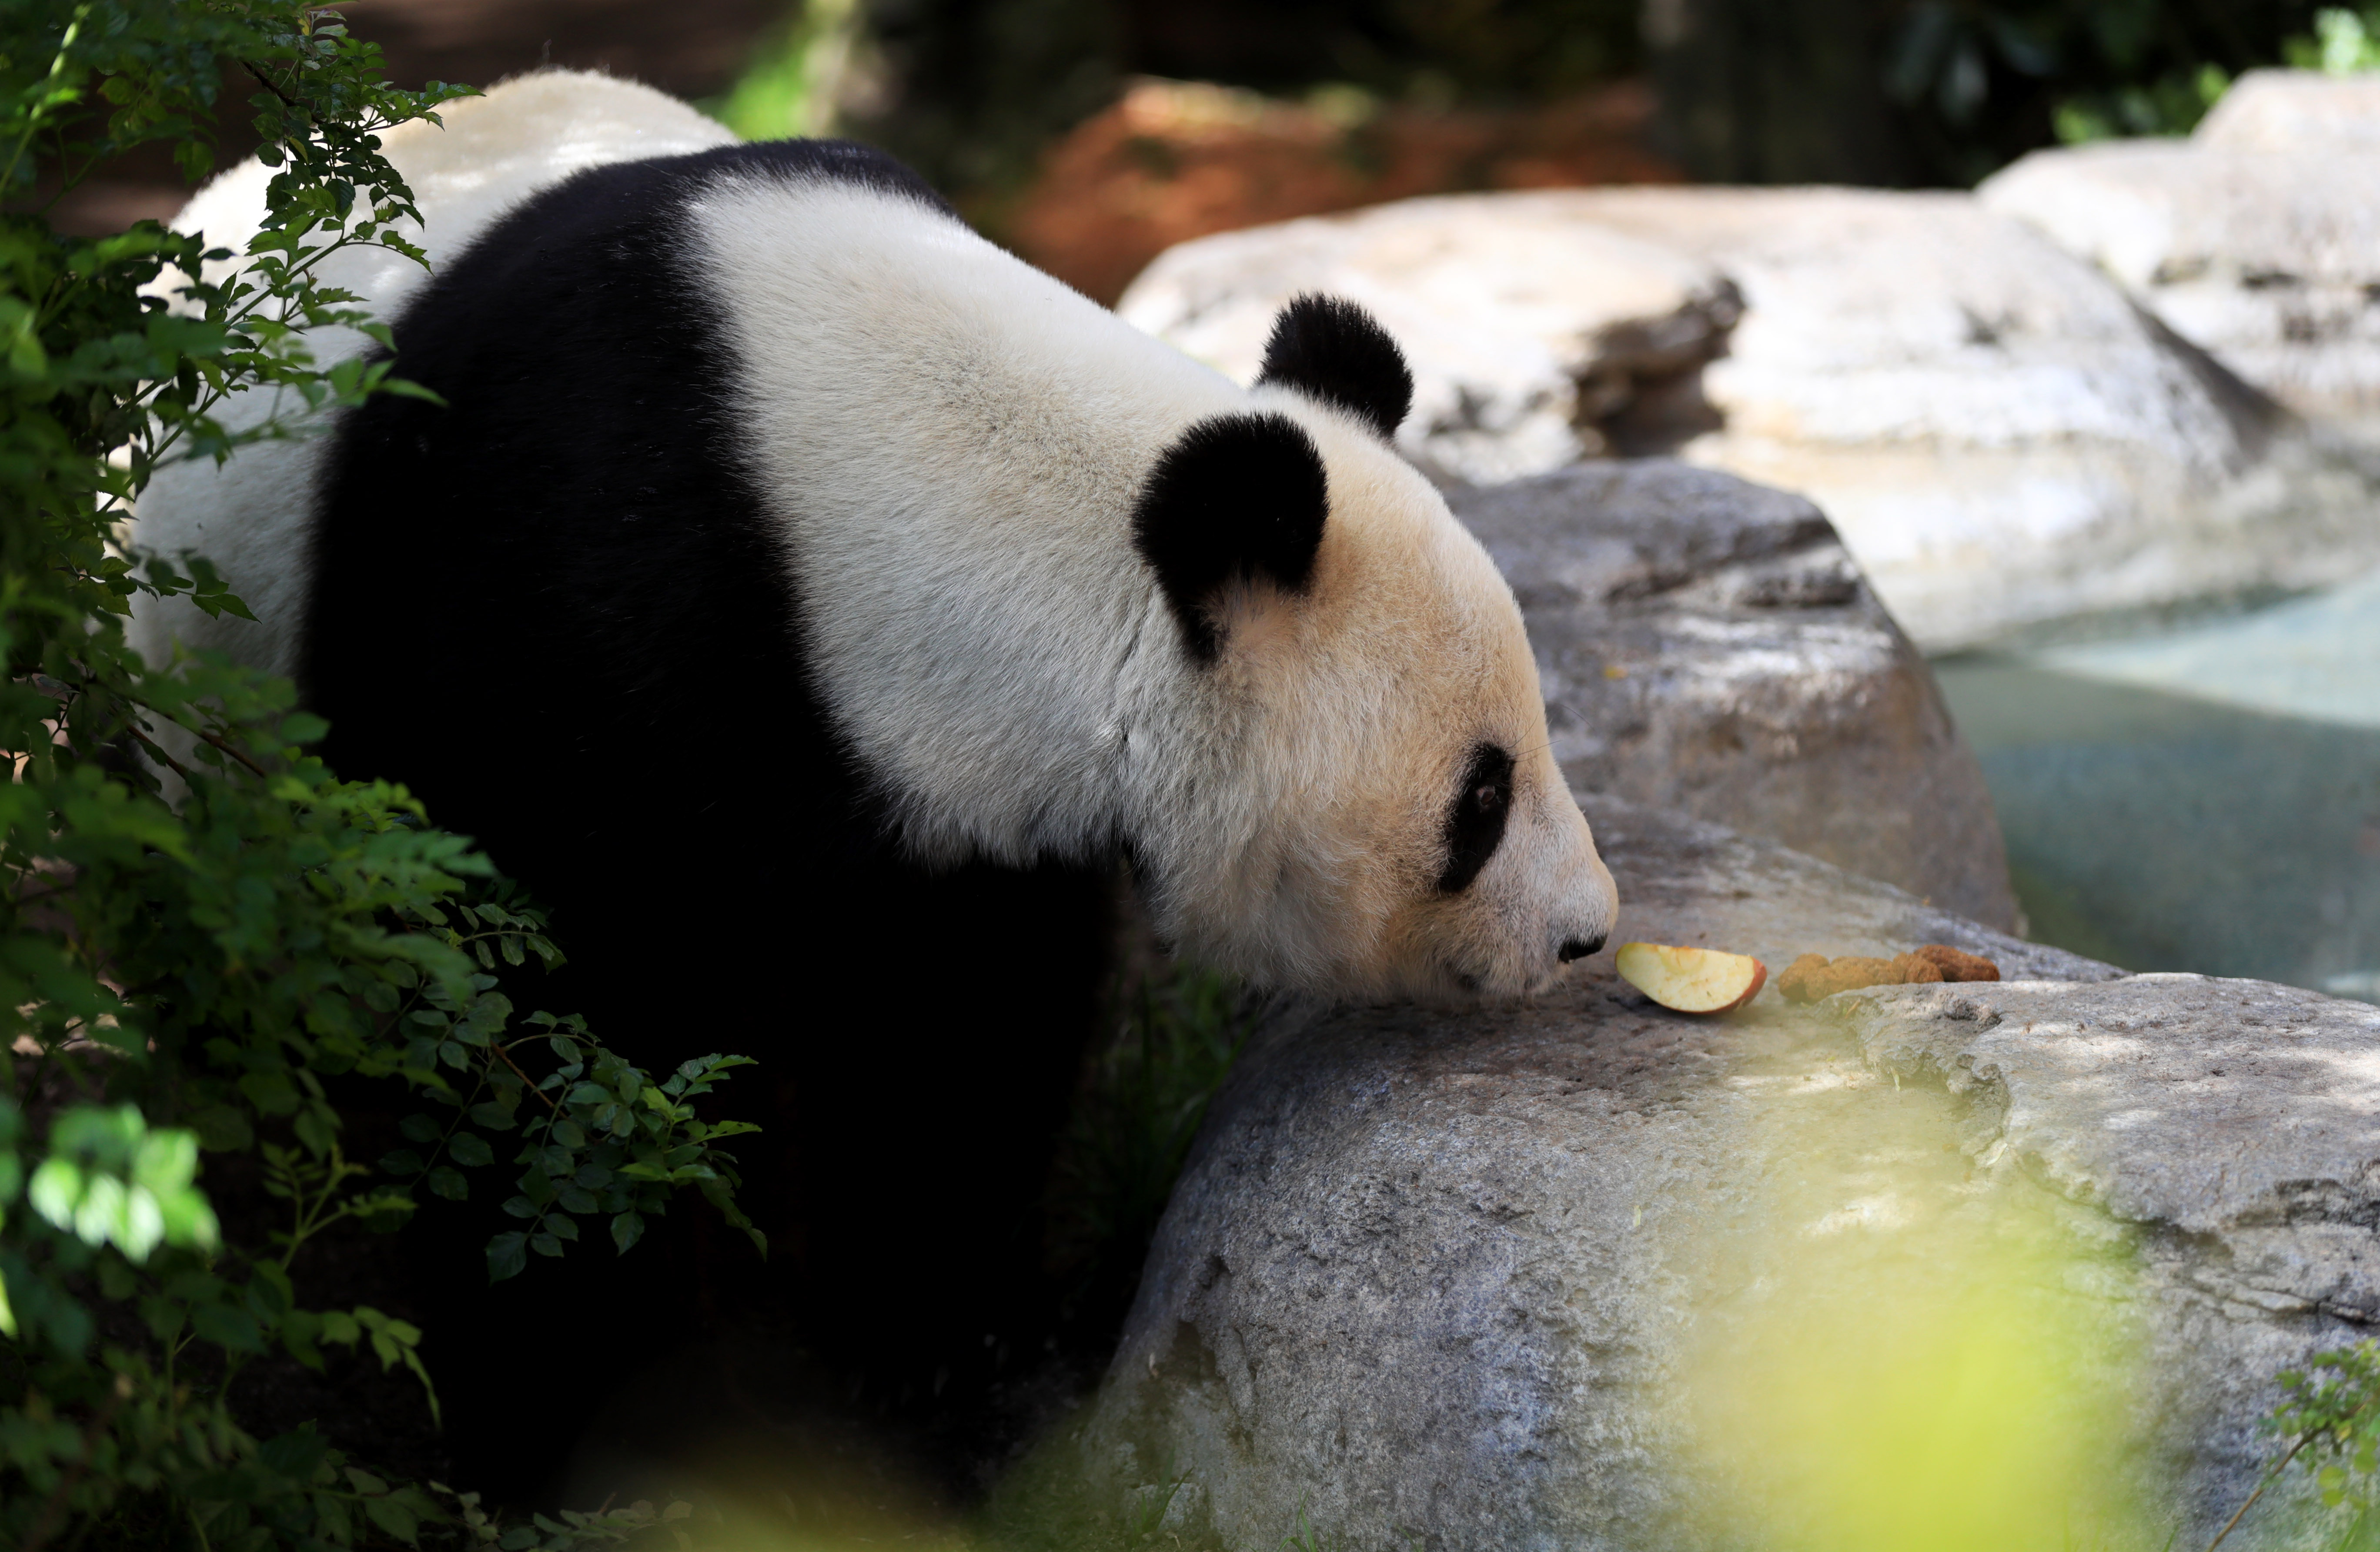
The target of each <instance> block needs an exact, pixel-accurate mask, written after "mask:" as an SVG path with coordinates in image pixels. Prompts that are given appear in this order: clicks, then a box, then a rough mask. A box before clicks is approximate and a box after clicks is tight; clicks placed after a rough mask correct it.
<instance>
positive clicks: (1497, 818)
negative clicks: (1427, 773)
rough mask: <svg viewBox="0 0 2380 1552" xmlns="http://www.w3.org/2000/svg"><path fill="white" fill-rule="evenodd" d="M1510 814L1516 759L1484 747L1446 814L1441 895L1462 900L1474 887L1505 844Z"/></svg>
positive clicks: (1476, 754) (1473, 759)
mask: <svg viewBox="0 0 2380 1552" xmlns="http://www.w3.org/2000/svg"><path fill="white" fill-rule="evenodd" d="M1511 814H1512V755H1511V753H1510V752H1508V751H1506V750H1504V749H1500V748H1498V747H1497V746H1495V745H1493V744H1482V745H1480V746H1478V747H1477V748H1475V749H1474V750H1472V751H1471V763H1470V764H1469V765H1468V766H1466V767H1465V768H1464V769H1463V785H1462V787H1461V788H1460V789H1459V790H1458V791H1457V792H1456V793H1455V795H1454V806H1452V807H1451V808H1449V809H1448V810H1447V811H1446V871H1445V872H1443V873H1440V874H1439V876H1438V887H1439V890H1440V891H1442V892H1444V893H1447V894H1460V893H1462V892H1463V891H1464V890H1467V889H1469V888H1470V887H1471V880H1472V879H1476V878H1477V877H1479V870H1480V869H1481V868H1483V867H1487V866H1488V858H1489V857H1492V856H1494V855H1496V848H1497V847H1498V846H1500V845H1501V844H1502V843H1503V841H1504V821H1505V820H1506V819H1507V818H1509V817H1510V816H1511Z"/></svg>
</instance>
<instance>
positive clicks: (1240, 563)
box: [1132, 415, 1330, 662]
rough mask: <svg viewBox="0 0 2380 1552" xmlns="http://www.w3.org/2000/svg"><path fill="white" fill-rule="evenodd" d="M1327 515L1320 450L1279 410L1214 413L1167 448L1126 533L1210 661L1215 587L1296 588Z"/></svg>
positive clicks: (1309, 571) (1310, 564)
mask: <svg viewBox="0 0 2380 1552" xmlns="http://www.w3.org/2000/svg"><path fill="white" fill-rule="evenodd" d="M1329 516H1330V477H1329V476H1328V475H1327V474H1326V473H1325V472H1324V471H1323V467H1322V455H1321V453H1320V452H1319V451H1318V449H1317V448H1316V447H1315V445H1314V439H1313V438H1311V437H1309V436H1307V435H1306V434H1305V431H1304V430H1302V429H1301V428H1300V427H1299V426H1298V424H1297V422H1295V421H1294V420H1292V419H1290V418H1288V417H1287V416H1285V415H1218V416H1215V417H1213V418H1209V419H1206V420H1201V421H1199V422H1198V423H1197V424H1196V425H1195V426H1192V427H1191V428H1190V429H1189V430H1186V431H1184V432H1183V433H1182V434H1181V436H1179V437H1177V438H1175V439H1174V443H1173V445H1172V446H1171V447H1169V448H1167V449H1166V450H1165V452H1164V454H1163V455H1161V456H1160V457H1159V459H1158V460H1157V467H1155V468H1153V469H1151V470H1150V471H1149V475H1148V479H1147V481H1146V482H1144V483H1143V484H1142V486H1141V488H1140V496H1139V498H1138V500H1137V501H1135V503H1134V505H1133V513H1132V536H1133V540H1134V542H1135V544H1136V545H1138V546H1139V549H1140V553H1141V555H1142V557H1143V558H1144V559H1146V560H1147V562H1148V564H1149V566H1150V567H1151V568H1152V569H1153V570H1154V571H1155V572H1156V573H1157V580H1158V585H1159V586H1160V587H1161V588H1164V589H1165V599H1166V601H1167V602H1168V603H1170V604H1172V607H1173V615H1174V618H1175V619H1177V620H1179V621H1180V622H1181V623H1182V633H1183V639H1184V642H1185V644H1186V645H1187V646H1188V648H1189V649H1190V655H1191V656H1192V657H1194V658H1196V659H1197V660H1198V661H1200V662H1212V661H1214V659H1215V654H1216V653H1217V651H1218V650H1220V647H1221V643H1220V640H1219V639H1218V637H1217V636H1216V634H1215V619H1214V606H1215V603H1216V601H1217V596H1218V595H1219V594H1220V592H1221V591H1222V590H1223V589H1224V588H1227V587H1229V586H1231V585H1232V584H1233V583H1234V582H1243V581H1254V580H1257V579H1258V578H1262V579H1263V580H1266V581H1269V582H1270V583H1272V584H1273V585H1274V586H1275V587H1278V588H1286V589H1287V590H1288V591H1290V592H1293V593H1302V592H1304V591H1305V585H1306V583H1307V582H1308V581H1309V580H1310V579H1311V578H1312V576H1313V574H1314V554H1315V552H1316V551H1317V550H1318V549H1319V548H1321V545H1322V525H1323V523H1324V521H1325V520H1326V519H1327V518H1328V517H1329Z"/></svg>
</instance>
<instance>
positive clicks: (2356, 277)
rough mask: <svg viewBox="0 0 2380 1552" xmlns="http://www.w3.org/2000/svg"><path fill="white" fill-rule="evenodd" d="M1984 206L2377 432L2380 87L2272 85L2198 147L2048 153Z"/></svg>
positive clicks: (2308, 75)
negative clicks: (2038, 232)
mask: <svg viewBox="0 0 2380 1552" xmlns="http://www.w3.org/2000/svg"><path fill="white" fill-rule="evenodd" d="M1977 196H1978V198H1980V199H1981V200H1982V201H1983V203H1984V204H1985V207H1987V208H1988V209H1991V210H1995V211H1998V212H2001V213H2003V214H2006V215H2010V216H2013V217H2016V218H2018V219H2020V220H2022V221H2025V222H2028V223H2030V224H2033V225H2034V226H2036V227H2038V228H2039V229H2040V230H2041V231H2042V232H2044V233H2046V235H2047V236H2049V237H2050V238H2051V239H2052V240H2053V241H2055V242H2056V243H2058V246H2059V247H2061V248H2064V249H2067V250H2068V251H2069V252H2071V253H2075V254H2079V255H2081V256H2082V257H2083V258H2085V259H2087V260H2089V261H2092V262H2093V263H2095V264H2097V265H2098V266H2099V267H2100V268H2102V269H2104V270H2106V271H2107V273H2109V274H2110V275H2112V276H2114V277H2115V278H2116V279H2117V280H2118V281H2119V282H2120V283H2122V285H2123V286H2124V288H2125V289H2126V290H2128V291H2129V292H2131V295H2132V296H2133V297H2135V298H2137V299H2138V300H2139V302H2140V303H2141V305H2142V306H2143V308H2145V309H2148V310H2149V311H2151V312H2153V313H2154V314H2155V316H2156V317H2157V318H2158V319H2160V320H2162V321H2164V322H2165V323H2166V324H2167V325H2168V326H2169V327H2171V328H2172V329H2173V331H2174V332H2175V333H2178V334H2180V335H2181V336H2182V337H2183V338H2184V339H2187V340H2189V341H2191V342H2192V344H2194V345H2196V346H2199V347H2201V348H2202V349H2204V350H2205V351H2207V352H2208V353H2209V354H2210V355H2212V356H2214V357H2215V358H2216V359H2217V360H2219V361H2221V362H2222V363H2223V364H2224V365H2225V366H2226V367H2228V368H2229V369H2230V370H2233V371H2234V372H2237V373H2238V374H2239V375H2240V376H2241V377H2242V378H2244V379H2246V380H2247V381H2248V382H2252V383H2254V384H2255V385H2256V386H2257V387H2259V388H2261V389H2263V390H2264V391H2265V392H2266V393H2268V394H2272V395H2273V396H2274V397H2275V398H2277V399H2278V400H2279V401H2280V402H2281V403H2283V404H2285V405H2287V406H2289V407H2290V408H2292V409H2294V410H2297V411H2299V412H2300V413H2301V414H2305V415H2311V416H2317V417H2322V418H2333V419H2340V420H2345V421H2347V422H2350V425H2353V426H2358V427H2361V428H2362V429H2363V430H2380V80H2372V79H2354V78H2346V79H2341V78H2338V77H2331V76H2325V75H2321V74H2319V73H2316V72H2313V71H2296V70H2264V71H2257V72H2255V73H2253V74H2251V75H2249V76H2248V77H2246V78H2245V79H2242V80H2241V81H2240V83H2239V84H2238V85H2237V86H2235V87H2233V88H2232V89H2231V91H2230V92H2229V93H2228V94H2227V95H2226V96H2225V97H2224V99H2223V101H2222V102H2221V103H2217V104H2216V109H2215V111H2214V112H2213V113H2211V114H2209V115H2207V117H2206V120H2205V122H2204V123H2203V124H2202V125H2200V126H2199V128H2198V131H2197V132H2196V133H2195V134H2194V135H2192V137H2190V138H2189V139H2140V140H2107V141H2101V142H2099V143H2097V144H2093V145H2081V146H2069V147H2065V148H2063V149H2059V150H2055V151H2039V152H2034V153H2033V154H2031V155H2029V156H2027V157H2025V158H2024V159H2023V160H2022V161H2020V162H2018V163H2017V164H2014V165H2013V166H2010V167H2009V168H2007V169H2006V170H2004V171H2002V172H2000V173H1998V174H1996V175H1995V176H1992V177H1991V178H1989V179H1987V180H1986V181H1985V183H1984V185H1983V186H1982V188H1979V189H1978V190H1977Z"/></svg>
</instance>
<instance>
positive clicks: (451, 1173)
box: [422, 1164, 471, 1202]
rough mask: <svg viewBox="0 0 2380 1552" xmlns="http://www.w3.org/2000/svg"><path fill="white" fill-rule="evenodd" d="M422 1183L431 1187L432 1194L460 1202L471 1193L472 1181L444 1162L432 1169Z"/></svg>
mask: <svg viewBox="0 0 2380 1552" xmlns="http://www.w3.org/2000/svg"><path fill="white" fill-rule="evenodd" d="M422 1183H423V1184H424V1185H427V1186H428V1187H429V1188H430V1193H431V1195H433V1196H443V1197H444V1198H445V1199H446V1200H448V1201H450V1202H460V1201H462V1200H464V1199H465V1198H467V1197H468V1196H469V1195H470V1194H471V1183H470V1182H468V1181H467V1180H465V1179H464V1178H463V1176H462V1174H461V1172H460V1171H458V1170H450V1169H448V1168H446V1166H444V1165H443V1164H441V1165H440V1166H439V1167H438V1168H436V1169H434V1170H431V1171H430V1173H429V1175H428V1176H427V1177H426V1178H425V1179H424V1180H423V1181H422Z"/></svg>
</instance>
